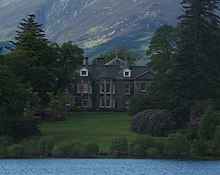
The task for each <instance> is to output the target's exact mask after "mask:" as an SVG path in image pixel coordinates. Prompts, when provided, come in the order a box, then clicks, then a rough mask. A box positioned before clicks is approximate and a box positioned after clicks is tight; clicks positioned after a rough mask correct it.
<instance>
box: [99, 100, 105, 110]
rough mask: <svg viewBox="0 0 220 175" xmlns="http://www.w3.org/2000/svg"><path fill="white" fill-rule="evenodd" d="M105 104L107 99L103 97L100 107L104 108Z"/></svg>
mask: <svg viewBox="0 0 220 175" xmlns="http://www.w3.org/2000/svg"><path fill="white" fill-rule="evenodd" d="M104 106H105V101H104V100H103V99H100V108H103V107H104Z"/></svg>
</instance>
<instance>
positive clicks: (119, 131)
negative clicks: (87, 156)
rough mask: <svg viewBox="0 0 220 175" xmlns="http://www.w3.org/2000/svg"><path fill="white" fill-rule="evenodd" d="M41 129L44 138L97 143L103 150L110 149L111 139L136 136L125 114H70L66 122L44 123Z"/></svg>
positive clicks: (130, 138)
mask: <svg viewBox="0 0 220 175" xmlns="http://www.w3.org/2000/svg"><path fill="white" fill-rule="evenodd" d="M40 129H41V131H42V133H43V135H44V136H53V137H55V138H56V140H57V141H61V140H70V141H71V140H80V141H81V140H82V141H88V142H92V143H97V144H98V145H99V147H100V148H101V149H109V147H110V144H111V139H112V138H115V137H124V138H127V139H128V140H132V138H133V137H134V136H135V135H136V134H134V133H132V132H131V130H130V117H129V115H128V114H127V113H124V112H77V113H69V114H68V115H67V119H66V121H62V122H55V123H52V122H43V123H42V124H41V126H40Z"/></svg>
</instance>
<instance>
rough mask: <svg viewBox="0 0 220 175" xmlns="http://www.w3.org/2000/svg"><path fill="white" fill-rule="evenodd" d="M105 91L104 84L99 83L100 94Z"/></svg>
mask: <svg viewBox="0 0 220 175" xmlns="http://www.w3.org/2000/svg"><path fill="white" fill-rule="evenodd" d="M104 93H105V86H104V84H100V94H104Z"/></svg>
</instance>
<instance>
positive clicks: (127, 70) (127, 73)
mask: <svg viewBox="0 0 220 175" xmlns="http://www.w3.org/2000/svg"><path fill="white" fill-rule="evenodd" d="M123 76H124V77H131V71H130V70H129V69H125V70H124V71H123Z"/></svg>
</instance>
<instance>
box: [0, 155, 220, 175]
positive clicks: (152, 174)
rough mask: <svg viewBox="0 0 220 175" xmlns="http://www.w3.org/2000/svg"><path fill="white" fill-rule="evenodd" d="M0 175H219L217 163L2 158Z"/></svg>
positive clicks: (219, 167) (219, 165)
mask: <svg viewBox="0 0 220 175" xmlns="http://www.w3.org/2000/svg"><path fill="white" fill-rule="evenodd" d="M0 175H220V161H175V160H133V159H2V160H0Z"/></svg>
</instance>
